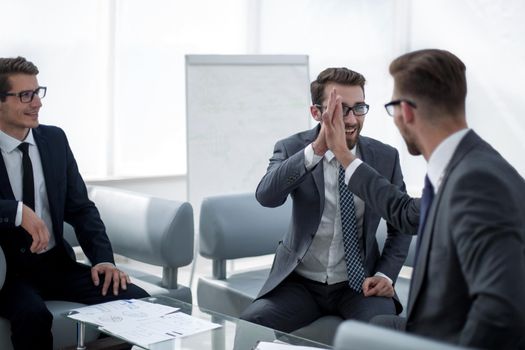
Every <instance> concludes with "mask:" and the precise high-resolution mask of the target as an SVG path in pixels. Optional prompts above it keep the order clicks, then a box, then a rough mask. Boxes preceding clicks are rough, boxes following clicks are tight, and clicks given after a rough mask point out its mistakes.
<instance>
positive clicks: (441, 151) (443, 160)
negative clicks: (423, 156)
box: [427, 129, 470, 194]
mask: <svg viewBox="0 0 525 350" xmlns="http://www.w3.org/2000/svg"><path fill="white" fill-rule="evenodd" d="M469 130H470V129H462V130H459V131H456V132H455V133H453V134H452V135H450V136H449V137H447V138H446V139H444V140H443V141H441V143H440V144H439V145H438V146H437V147H436V149H435V150H434V152H432V154H431V155H430V158H429V160H428V164H427V175H428V179H429V180H430V183H431V184H432V186H433V187H434V194H437V193H438V190H439V187H440V186H441V183H442V182H443V177H444V176H445V169H446V168H447V166H448V163H449V162H450V159H452V156H453V155H454V152H455V151H456V148H458V145H459V143H460V142H461V140H462V139H463V137H465V135H466V134H467V132H469Z"/></svg>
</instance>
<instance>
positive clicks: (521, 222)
mask: <svg viewBox="0 0 525 350" xmlns="http://www.w3.org/2000/svg"><path fill="white" fill-rule="evenodd" d="M349 188H350V189H351V190H352V191H354V193H356V194H357V195H358V196H360V197H361V198H363V199H365V200H366V201H367V204H369V205H371V206H372V207H373V208H375V209H376V210H378V211H379V212H381V215H382V216H383V217H384V218H385V219H386V220H388V221H389V222H390V223H392V224H394V225H395V226H396V227H399V228H401V229H403V230H405V231H407V232H408V231H412V232H414V231H416V230H417V225H418V224H417V222H418V218H417V212H418V210H419V203H418V201H417V200H413V199H411V198H410V197H408V196H407V195H406V194H404V193H401V192H399V191H398V190H397V189H396V188H395V186H392V185H389V184H388V181H387V180H386V179H384V178H382V177H381V176H379V175H378V174H377V173H376V172H375V171H374V170H373V169H371V168H370V167H367V166H366V165H361V166H359V167H358V168H357V170H356V172H355V173H354V175H353V176H352V178H351V179H350V183H349ZM378 192H381V196H379V195H378ZM385 198H386V200H385ZM407 331H409V332H413V333H417V334H420V335H423V336H428V337H432V338H436V339H440V340H444V341H448V342H451V343H457V344H462V345H467V346H474V347H480V348H493V349H504V348H512V349H517V348H519V349H521V348H525V181H524V180H523V178H522V177H521V176H520V175H519V174H518V173H517V172H516V170H515V169H514V168H513V167H512V166H511V165H510V164H508V163H507V162H506V161H505V160H504V159H503V157H501V155H500V154H499V153H498V152H497V151H495V150H494V149H493V148H492V147H491V146H490V145H489V144H487V143H486V142H485V141H483V140H482V139H481V138H480V137H479V136H478V135H477V134H476V133H474V132H473V131H470V132H468V133H467V135H466V136H465V137H464V138H463V140H462V141H461V142H460V144H459V145H458V148H457V149H456V151H455V153H454V155H453V157H452V159H451V161H450V163H449V165H448V166H447V169H446V172H445V177H444V180H443V182H442V184H441V187H440V188H439V192H438V193H437V195H436V197H435V198H434V201H433V202H432V205H431V207H430V209H429V214H428V217H427V221H426V225H425V229H424V232H423V233H422V241H421V246H420V251H419V258H418V260H417V265H416V267H415V272H414V276H413V277H412V285H411V290H410V296H409V300H408V310H407Z"/></svg>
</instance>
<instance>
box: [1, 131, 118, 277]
mask: <svg viewBox="0 0 525 350" xmlns="http://www.w3.org/2000/svg"><path fill="white" fill-rule="evenodd" d="M33 136H34V139H35V142H36V144H37V146H38V150H39V152H40V158H41V160H42V168H43V172H44V178H45V183H46V188H47V195H48V199H49V207H50V208H49V209H50V211H51V219H52V222H53V230H54V235H55V240H56V248H57V249H59V250H61V251H63V252H64V254H67V255H69V256H74V254H73V255H72V252H73V250H72V248H71V246H70V245H69V244H68V243H67V242H66V241H65V240H64V238H63V226H64V221H66V222H68V223H70V224H71V225H72V226H73V227H74V228H75V232H76V234H77V237H78V241H79V243H80V245H81V247H82V249H83V251H84V252H85V254H86V256H87V257H88V258H89V260H90V261H91V263H92V264H93V265H95V264H97V263H100V262H111V263H114V260H113V250H112V248H111V244H110V242H109V239H108V237H107V235H106V231H105V227H104V224H103V223H102V221H101V220H100V215H99V212H98V210H97V208H96V207H95V205H94V204H93V202H91V201H90V200H89V199H88V196H87V191H86V185H85V184H84V181H83V180H82V177H81V176H80V174H79V172H78V167H77V163H76V161H75V158H74V157H73V153H72V152H71V149H70V148H69V144H68V142H67V138H66V135H65V134H64V132H63V131H62V130H61V129H59V128H57V127H54V126H45V125H40V126H39V127H38V128H35V129H33ZM16 207H17V202H16V200H15V197H14V195H13V191H12V189H11V185H10V183H9V177H8V175H7V171H6V167H5V163H4V160H3V157H0V229H1V233H0V244H1V245H2V248H3V250H4V253H5V255H6V261H7V265H8V267H9V268H8V274H9V271H13V269H17V268H18V267H19V266H24V265H25V264H28V263H30V261H31V258H32V256H34V254H32V253H31V252H30V251H29V246H30V244H31V238H30V236H29V234H28V233H27V232H25V231H24V230H23V229H22V228H21V227H15V216H16Z"/></svg>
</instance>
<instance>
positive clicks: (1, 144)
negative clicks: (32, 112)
mask: <svg viewBox="0 0 525 350" xmlns="http://www.w3.org/2000/svg"><path fill="white" fill-rule="evenodd" d="M22 142H27V143H29V144H30V145H33V146H35V145H36V143H35V138H34V137H33V129H29V132H28V133H27V136H26V138H25V140H24V141H20V140H18V139H15V138H14V137H12V136H9V135H8V134H6V133H5V132H3V131H2V130H0V148H1V149H3V150H4V152H7V153H11V152H13V150H14V149H15V148H17V147H18V145H20V144H21V143H22Z"/></svg>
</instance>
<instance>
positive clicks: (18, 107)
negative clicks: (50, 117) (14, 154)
mask: <svg viewBox="0 0 525 350" xmlns="http://www.w3.org/2000/svg"><path fill="white" fill-rule="evenodd" d="M9 83H10V85H11V89H9V91H8V92H12V93H19V92H21V91H28V90H29V91H34V90H36V89H37V88H38V81H37V79H36V76H35V75H27V74H14V75H12V76H10V77H9ZM40 107H42V102H41V101H40V98H39V97H38V95H35V96H33V100H32V101H31V102H28V103H23V102H21V101H20V98H19V97H18V96H6V99H5V101H3V102H0V130H2V131H3V132H5V133H6V134H8V135H10V136H12V137H14V138H16V139H18V140H20V141H22V140H24V139H25V137H26V136H27V133H28V132H29V129H32V128H36V127H37V126H38V125H39V122H38V112H39V111H40Z"/></svg>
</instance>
